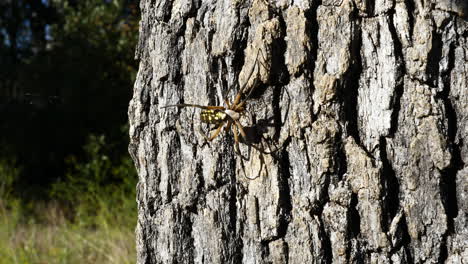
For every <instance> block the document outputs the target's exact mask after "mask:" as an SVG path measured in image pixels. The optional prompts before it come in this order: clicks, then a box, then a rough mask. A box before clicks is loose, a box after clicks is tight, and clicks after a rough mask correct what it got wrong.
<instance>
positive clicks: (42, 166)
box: [0, 0, 139, 218]
mask: <svg viewBox="0 0 468 264" xmlns="http://www.w3.org/2000/svg"><path fill="white" fill-rule="evenodd" d="M138 21H139V8H138V1H136V0H117V1H106V0H83V1H77V0H61V1H51V0H10V1H1V2H0V198H1V200H3V201H4V202H3V203H7V201H8V200H19V201H20V203H21V204H23V205H28V206H26V207H34V202H35V201H38V200H40V201H52V200H54V201H59V202H60V203H61V204H63V207H64V208H66V207H69V211H70V212H71V213H70V215H71V216H70V217H71V218H73V207H74V206H76V205H77V203H83V202H84V201H85V200H86V201H89V200H90V199H88V198H89V197H88V198H83V199H82V198H81V197H82V196H86V195H82V194H83V193H88V192H94V194H93V195H94V196H96V193H98V194H97V195H100V196H101V197H103V196H107V195H108V193H114V192H115V191H116V190H119V191H121V190H123V191H124V192H126V193H124V195H128V196H130V198H131V199H132V200H133V201H134V196H133V197H132V195H133V194H134V189H135V183H136V174H135V171H134V168H133V165H132V163H131V160H130V158H129V156H128V152H127V145H128V135H127V131H128V126H127V107H128V102H129V100H130V99H131V93H132V86H133V82H134V79H135V75H136V69H137V61H136V60H135V59H134V49H135V45H136V41H137V37H138ZM78 194H80V195H79V196H78V197H79V198H77V195H78ZM94 196H93V197H94ZM91 200H92V199H91ZM114 202H115V201H114ZM89 207H90V208H93V210H97V209H98V208H96V206H94V205H90V206H89Z"/></svg>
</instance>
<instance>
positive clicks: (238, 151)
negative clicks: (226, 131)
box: [232, 124, 258, 180]
mask: <svg viewBox="0 0 468 264" xmlns="http://www.w3.org/2000/svg"><path fill="white" fill-rule="evenodd" d="M237 129H238V127H237V125H236V124H234V126H232V132H233V134H234V142H235V144H234V148H235V149H234V151H235V152H236V153H237V154H238V155H239V156H240V157H241V158H240V164H241V167H242V172H243V173H244V177H245V178H246V179H248V180H255V179H256V178H258V176H257V177H254V178H249V177H247V173H245V165H244V158H245V157H244V156H242V153H240V146H239V132H238V130H237ZM236 149H237V150H236ZM249 159H250V158H246V160H249Z"/></svg>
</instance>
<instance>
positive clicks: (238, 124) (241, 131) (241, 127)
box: [234, 120, 247, 142]
mask: <svg viewBox="0 0 468 264" xmlns="http://www.w3.org/2000/svg"><path fill="white" fill-rule="evenodd" d="M234 122H235V124H236V127H237V128H238V129H239V132H240V134H241V135H242V138H243V139H244V141H245V142H247V134H246V133H245V131H244V127H243V126H242V125H241V123H240V122H239V121H238V120H234Z"/></svg>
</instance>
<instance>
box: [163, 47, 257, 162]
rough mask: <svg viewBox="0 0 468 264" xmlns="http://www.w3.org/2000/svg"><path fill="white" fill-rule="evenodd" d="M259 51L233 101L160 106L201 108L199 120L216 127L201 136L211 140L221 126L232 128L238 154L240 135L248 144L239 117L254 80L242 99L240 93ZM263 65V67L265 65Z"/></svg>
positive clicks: (249, 75)
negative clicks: (220, 103) (216, 104)
mask: <svg viewBox="0 0 468 264" xmlns="http://www.w3.org/2000/svg"><path fill="white" fill-rule="evenodd" d="M259 53H262V52H261V50H259V51H258V52H257V55H256V57H255V61H254V65H253V67H252V69H251V70H250V73H249V74H248V77H247V80H246V82H245V83H244V84H243V86H242V87H241V88H240V89H239V92H237V94H236V96H235V98H234V101H232V103H229V101H228V100H226V99H224V103H225V104H226V107H224V106H211V105H207V106H204V105H197V104H174V105H166V106H162V107H161V108H167V107H196V108H201V109H203V110H202V111H201V112H200V120H201V121H202V122H203V123H206V124H213V125H216V128H215V130H214V133H213V134H211V135H208V136H207V135H205V134H203V133H202V135H203V137H205V139H206V140H207V141H212V140H213V139H215V138H216V137H217V136H218V135H219V134H220V132H221V130H222V129H223V127H224V128H225V131H228V130H229V129H232V133H233V135H234V142H235V148H236V149H235V151H236V153H238V154H240V148H239V142H240V137H241V138H242V140H243V142H245V143H247V144H248V142H247V141H248V140H247V135H246V133H245V130H244V127H243V126H242V124H241V123H240V118H241V116H242V115H243V114H244V112H245V103H246V101H247V100H248V99H249V98H250V96H251V94H252V91H253V88H254V87H255V83H256V81H254V85H253V86H252V88H251V90H250V92H249V94H248V95H247V96H246V97H245V99H243V100H242V95H243V93H244V91H243V90H244V89H245V87H246V85H247V83H249V81H250V77H251V76H252V74H253V72H254V70H255V68H256V66H258V64H257V62H258V54H259ZM262 57H263V53H262ZM260 64H262V65H263V63H260ZM263 66H264V67H265V65H263ZM257 73H258V72H257ZM211 131H213V130H211ZM211 131H210V132H211ZM241 157H242V155H241Z"/></svg>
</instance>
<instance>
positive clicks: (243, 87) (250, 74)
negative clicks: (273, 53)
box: [232, 50, 263, 105]
mask: <svg viewBox="0 0 468 264" xmlns="http://www.w3.org/2000/svg"><path fill="white" fill-rule="evenodd" d="M259 51H260V50H259ZM258 53H259V52H257V55H256V56H255V61H254V65H253V67H252V69H250V72H249V75H248V76H249V77H247V80H246V81H245V83H244V84H243V85H242V87H241V88H240V89H239V92H237V95H236V98H235V99H234V101H233V102H232V105H237V104H238V103H239V101H240V100H241V97H242V94H243V92H244V89H245V87H246V86H247V84H248V83H249V80H250V77H252V74H253V72H254V71H255V68H256V67H257V59H258ZM262 54H263V53H262ZM251 93H252V91H250V93H249V95H250V94H251Z"/></svg>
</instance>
